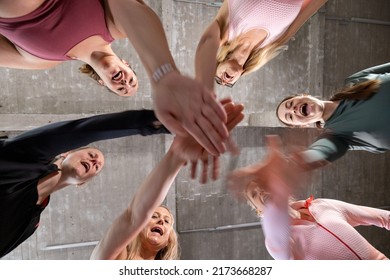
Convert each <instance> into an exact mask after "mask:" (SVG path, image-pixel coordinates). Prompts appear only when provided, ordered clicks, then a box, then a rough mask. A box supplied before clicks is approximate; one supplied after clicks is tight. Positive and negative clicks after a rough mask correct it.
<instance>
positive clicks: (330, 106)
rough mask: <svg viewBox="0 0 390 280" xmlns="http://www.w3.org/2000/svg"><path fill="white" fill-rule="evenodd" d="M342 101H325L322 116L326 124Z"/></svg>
mask: <svg viewBox="0 0 390 280" xmlns="http://www.w3.org/2000/svg"><path fill="white" fill-rule="evenodd" d="M339 103H340V101H324V113H323V114H322V118H323V120H324V121H325V122H326V121H327V120H328V119H329V118H330V117H331V116H332V114H333V113H334V111H335V110H336V108H337V106H339Z"/></svg>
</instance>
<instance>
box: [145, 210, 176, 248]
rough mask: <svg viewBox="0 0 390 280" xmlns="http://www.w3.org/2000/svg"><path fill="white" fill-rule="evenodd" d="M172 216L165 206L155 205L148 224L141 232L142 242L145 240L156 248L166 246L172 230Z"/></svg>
mask: <svg viewBox="0 0 390 280" xmlns="http://www.w3.org/2000/svg"><path fill="white" fill-rule="evenodd" d="M173 222H174V221H173V217H172V215H171V213H170V212H169V211H168V209H166V208H165V207H161V206H159V207H157V208H156V210H155V211H154V213H153V215H152V217H151V219H150V220H149V223H148V225H147V226H146V227H145V229H144V230H143V231H142V232H141V234H142V235H143V236H142V240H143V242H147V243H148V244H150V245H152V246H153V247H155V248H157V249H158V250H160V249H162V248H164V247H166V246H167V245H168V242H169V236H170V234H171V231H172V226H173Z"/></svg>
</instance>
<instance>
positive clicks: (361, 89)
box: [276, 80, 380, 128]
mask: <svg viewBox="0 0 390 280" xmlns="http://www.w3.org/2000/svg"><path fill="white" fill-rule="evenodd" d="M379 87H380V81H378V80H368V81H364V82H360V83H357V84H353V85H349V86H346V87H343V88H341V89H339V90H336V92H335V93H334V94H333V95H332V97H331V98H330V99H329V101H341V100H368V99H370V98H371V97H372V96H373V95H374V94H375V93H377V92H378V90H379ZM300 95H308V94H307V93H304V94H294V95H290V96H287V97H286V98H284V99H283V100H282V101H281V102H280V103H279V104H278V106H277V107H276V117H277V118H278V120H279V121H280V122H281V123H283V124H284V125H286V126H289V127H294V125H291V124H287V123H285V122H283V121H282V120H281V119H280V118H279V116H278V110H279V107H280V105H281V104H282V103H283V102H285V101H287V100H290V99H291V98H294V97H296V96H300ZM315 125H316V127H317V128H322V126H323V124H322V123H321V122H316V123H315Z"/></svg>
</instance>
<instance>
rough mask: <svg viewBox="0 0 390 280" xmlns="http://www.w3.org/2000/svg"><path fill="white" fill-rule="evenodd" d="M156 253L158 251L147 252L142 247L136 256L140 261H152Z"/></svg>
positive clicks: (147, 250)
mask: <svg viewBox="0 0 390 280" xmlns="http://www.w3.org/2000/svg"><path fill="white" fill-rule="evenodd" d="M157 253H158V250H157V251H155V250H149V249H147V248H145V247H142V248H141V250H140V251H139V252H138V254H137V258H138V259H140V260H154V259H155V258H156V255H157Z"/></svg>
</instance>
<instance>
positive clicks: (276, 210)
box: [228, 136, 304, 259]
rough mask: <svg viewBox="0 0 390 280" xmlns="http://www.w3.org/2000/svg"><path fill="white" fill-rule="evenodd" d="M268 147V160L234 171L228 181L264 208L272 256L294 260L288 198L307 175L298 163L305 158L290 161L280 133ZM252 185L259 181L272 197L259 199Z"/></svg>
mask: <svg viewBox="0 0 390 280" xmlns="http://www.w3.org/2000/svg"><path fill="white" fill-rule="evenodd" d="M267 146H268V156H267V158H266V159H265V160H264V161H262V162H260V163H258V164H256V165H252V166H248V167H244V168H240V169H237V170H235V171H233V172H232V173H231V174H230V175H229V181H228V183H229V187H230V188H231V189H232V190H233V191H234V192H236V193H240V192H241V193H242V192H244V193H245V196H246V197H247V199H250V201H251V202H252V203H253V204H254V205H255V206H256V207H257V208H258V209H263V223H262V229H263V232H264V236H265V245H266V247H267V250H268V251H269V253H270V254H271V256H272V257H273V258H274V259H291V258H292V250H291V247H292V246H293V244H292V243H291V237H290V231H291V218H290V215H289V202H288V200H289V197H290V194H291V193H292V192H293V190H294V189H295V188H297V187H298V186H299V184H300V182H301V181H302V179H303V178H304V176H303V173H302V169H301V168H300V167H299V164H296V163H300V161H302V158H301V157H299V156H295V157H293V158H292V160H290V159H291V158H290V159H288V158H287V157H285V155H284V153H283V150H282V148H283V147H282V144H281V142H280V139H279V138H278V137H276V136H267ZM249 184H256V185H257V188H259V189H261V190H262V191H265V192H266V193H267V194H268V199H267V200H265V199H263V200H265V202H264V204H263V203H260V202H259V201H260V198H259V197H258V196H259V194H258V193H259V190H258V191H257V192H254V194H252V190H253V187H250V188H248V185H249ZM248 190H250V191H248ZM256 203H260V205H257V204H256Z"/></svg>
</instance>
